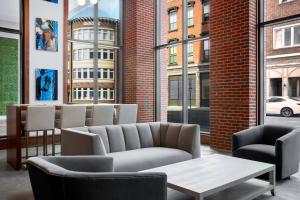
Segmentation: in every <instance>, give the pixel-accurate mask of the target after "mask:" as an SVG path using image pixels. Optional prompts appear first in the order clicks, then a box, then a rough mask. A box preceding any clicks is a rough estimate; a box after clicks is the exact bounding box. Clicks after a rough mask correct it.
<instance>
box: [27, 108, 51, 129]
mask: <svg viewBox="0 0 300 200" xmlns="http://www.w3.org/2000/svg"><path fill="white" fill-rule="evenodd" d="M54 121H55V106H28V107H27V112H26V125H25V130H26V131H39V130H51V129H54Z"/></svg>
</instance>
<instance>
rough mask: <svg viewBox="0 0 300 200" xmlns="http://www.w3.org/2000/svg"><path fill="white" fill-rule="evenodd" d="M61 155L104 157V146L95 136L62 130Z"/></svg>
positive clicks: (98, 137) (97, 136)
mask: <svg viewBox="0 0 300 200" xmlns="http://www.w3.org/2000/svg"><path fill="white" fill-rule="evenodd" d="M61 154H62V155H106V150H105V146H104V144H103V141H102V139H101V137H100V136H99V135H97V134H93V133H88V132H82V131H75V130H73V129H62V131H61Z"/></svg>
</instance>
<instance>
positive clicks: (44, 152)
mask: <svg viewBox="0 0 300 200" xmlns="http://www.w3.org/2000/svg"><path fill="white" fill-rule="evenodd" d="M43 155H44V156H47V132H46V131H45V130H44V131H43Z"/></svg>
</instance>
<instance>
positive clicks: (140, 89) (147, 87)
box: [124, 0, 155, 122]
mask: <svg viewBox="0 0 300 200" xmlns="http://www.w3.org/2000/svg"><path fill="white" fill-rule="evenodd" d="M124 6H125V8H124V11H125V13H124V14H125V23H124V28H125V31H124V53H125V54H124V57H125V60H124V74H125V75H124V82H125V85H124V100H125V102H124V103H137V104H138V105H139V113H138V116H139V121H140V122H146V121H148V122H149V121H154V120H155V54H154V53H155V52H154V46H155V12H154V1H144V0H135V1H132V0H125V1H124Z"/></svg>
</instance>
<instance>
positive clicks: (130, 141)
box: [122, 124, 141, 150]
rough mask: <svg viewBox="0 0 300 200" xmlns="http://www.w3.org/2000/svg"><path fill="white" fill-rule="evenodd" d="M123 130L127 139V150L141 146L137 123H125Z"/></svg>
mask: <svg viewBox="0 0 300 200" xmlns="http://www.w3.org/2000/svg"><path fill="white" fill-rule="evenodd" d="M122 130H123V134H124V139H125V146H126V150H133V149H139V148H141V143H140V138H139V133H138V130H137V127H136V125H134V124H123V125H122Z"/></svg>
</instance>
